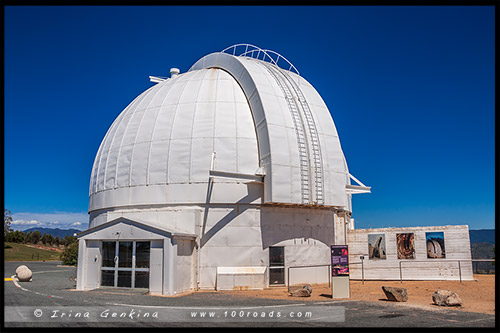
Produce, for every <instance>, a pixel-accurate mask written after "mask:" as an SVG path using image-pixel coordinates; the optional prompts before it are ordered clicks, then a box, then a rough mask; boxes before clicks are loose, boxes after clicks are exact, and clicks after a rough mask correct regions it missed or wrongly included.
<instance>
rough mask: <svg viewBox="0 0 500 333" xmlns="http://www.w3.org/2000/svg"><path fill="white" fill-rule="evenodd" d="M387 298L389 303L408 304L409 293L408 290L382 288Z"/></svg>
mask: <svg viewBox="0 0 500 333" xmlns="http://www.w3.org/2000/svg"><path fill="white" fill-rule="evenodd" d="M382 290H383V291H384V294H385V296H386V297H387V299H388V300H389V301H394V302H406V301H408V292H407V291H406V288H396V287H386V286H382Z"/></svg>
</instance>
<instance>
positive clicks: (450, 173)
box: [4, 6, 495, 229]
mask: <svg viewBox="0 0 500 333" xmlns="http://www.w3.org/2000/svg"><path fill="white" fill-rule="evenodd" d="M4 9H5V44H4V45H5V48H4V59H5V88H4V96H5V115H4V119H5V134H4V135H5V144H4V145H5V158H4V166H5V169H4V170H5V173H4V176H5V189H4V193H5V201H4V204H5V207H6V208H7V209H10V210H11V211H12V213H13V218H14V220H15V221H17V222H16V223H15V225H14V227H15V228H17V229H25V228H28V227H30V226H35V225H38V226H51V227H55V226H58V227H62V228H67V227H68V228H69V227H70V226H72V227H77V228H79V229H84V228H85V227H86V226H87V223H88V217H87V208H88V187H89V186H88V183H89V179H90V172H91V169H92V163H93V159H94V156H95V154H96V152H97V149H98V148H99V144H100V142H101V140H102V139H103V137H104V135H105V134H106V131H107V129H108V128H109V126H110V125H111V123H112V122H113V120H114V119H115V118H116V116H117V115H118V114H119V113H120V112H121V111H122V110H123V109H124V108H125V107H126V106H127V105H128V103H130V102H131V101H132V100H133V99H134V98H135V97H136V96H137V95H139V94H140V93H141V92H142V91H144V90H145V89H147V88H148V87H150V86H151V85H152V83H151V82H149V79H148V77H149V75H156V76H168V75H169V69H170V68H171V67H177V68H180V70H181V72H185V71H187V70H188V69H189V67H190V66H191V65H192V64H193V63H194V62H195V61H196V60H198V59H199V58H201V57H203V56H204V55H206V54H208V53H212V52H216V51H220V50H222V49H224V48H226V47H228V46H230V45H233V44H237V43H250V44H253V45H257V46H260V47H262V48H266V49H271V50H274V51H276V52H278V53H280V54H282V55H283V56H285V57H286V58H287V59H288V60H290V61H291V62H292V63H293V64H294V65H295V67H296V68H297V69H298V70H299V71H300V73H301V75H302V76H303V77H305V78H306V79H307V80H308V81H309V82H310V83H311V84H312V85H313V86H314V87H315V88H316V89H317V90H318V92H319V93H320V94H321V95H322V97H323V99H324V101H325V103H326V105H327V106H328V107H329V109H330V112H331V113H332V117H333V119H334V121H335V124H336V126H337V130H338V132H339V136H340V141H341V144H342V148H343V150H344V154H345V156H346V158H347V162H348V166H349V169H350V172H351V173H352V174H353V175H354V176H355V177H357V178H358V179H359V180H361V181H362V182H363V183H365V184H366V185H368V186H371V187H372V193H371V194H359V195H355V196H354V199H353V218H354V219H355V226H356V227H357V228H366V227H372V228H373V227H387V226H392V227H395V226H427V225H448V224H468V225H469V228H470V229H484V228H494V226H495V200H494V196H495V191H494V190H495V173H494V172H495V163H494V161H495V160H494V157H495V146H494V138H495V125H494V120H495V111H494V102H495V101H494V96H495V95H494V93H495V86H494V78H495V75H494V74H495V67H494V64H495V63H494V60H495V51H494V37H495V36H494V7H492V6H443V7H441V6H352V7H351V6H326V7H323V6H311V7H308V6H283V7H281V6H278V7H272V6H264V7H261V6H249V7H247V6H234V7H233V6H213V7H199V6H188V7H177V6H164V7H155V6H144V7H137V6H136V7H129V6H123V7H108V6H97V7H92V6H86V7H85V6H84V7H80V6H19V7H16V6H7V7H5V8H4Z"/></svg>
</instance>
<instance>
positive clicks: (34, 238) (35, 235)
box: [31, 230, 42, 244]
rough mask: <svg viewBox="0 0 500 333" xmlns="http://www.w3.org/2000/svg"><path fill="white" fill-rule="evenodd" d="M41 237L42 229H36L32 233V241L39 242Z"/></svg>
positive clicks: (33, 242)
mask: <svg viewBox="0 0 500 333" xmlns="http://www.w3.org/2000/svg"><path fill="white" fill-rule="evenodd" d="M41 238H42V234H41V233H40V231H38V230H35V231H33V234H31V243H32V244H37V243H38V242H39V241H40V239H41Z"/></svg>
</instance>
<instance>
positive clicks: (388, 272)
mask: <svg viewBox="0 0 500 333" xmlns="http://www.w3.org/2000/svg"><path fill="white" fill-rule="evenodd" d="M426 232H443V233H444V242H445V252H446V258H445V259H432V258H427V245H426V239H425V234H426ZM398 233H414V234H415V235H414V237H415V240H414V242H415V256H414V259H398V258H397V245H396V234H398ZM368 234H385V244H386V259H369V255H368ZM348 245H349V269H350V278H351V279H361V278H362V272H361V265H360V264H359V263H361V259H360V256H364V260H363V267H364V279H366V280H399V279H400V269H399V263H400V262H402V264H401V265H402V270H401V271H402V276H403V279H404V280H459V279H460V272H459V269H458V268H459V266H458V265H459V264H458V260H463V261H461V262H460V268H461V275H462V280H472V279H473V276H472V263H471V262H470V261H468V260H470V259H471V253H470V240H469V228H468V226H466V225H448V226H430V227H405V228H376V229H355V230H349V231H348ZM356 263H358V264H356Z"/></svg>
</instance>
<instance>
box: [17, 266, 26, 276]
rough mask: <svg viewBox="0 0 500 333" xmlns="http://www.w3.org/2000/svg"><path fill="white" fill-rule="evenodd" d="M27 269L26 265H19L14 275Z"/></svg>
mask: <svg viewBox="0 0 500 333" xmlns="http://www.w3.org/2000/svg"><path fill="white" fill-rule="evenodd" d="M25 268H28V266H26V265H20V266H18V267H17V268H16V274H18V273H19V272H20V271H21V270H22V269H25Z"/></svg>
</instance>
